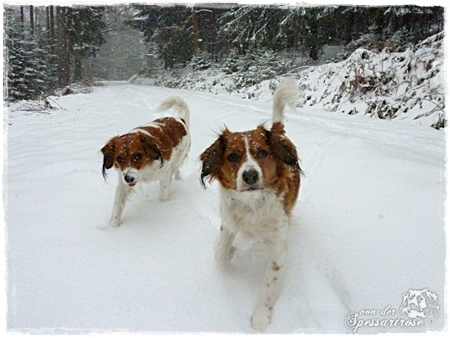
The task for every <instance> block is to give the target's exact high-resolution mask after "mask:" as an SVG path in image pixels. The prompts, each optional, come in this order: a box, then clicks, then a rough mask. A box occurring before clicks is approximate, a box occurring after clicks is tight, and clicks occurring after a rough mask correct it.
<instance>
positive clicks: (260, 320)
mask: <svg viewBox="0 0 450 338" xmlns="http://www.w3.org/2000/svg"><path fill="white" fill-rule="evenodd" d="M271 320H272V310H271V309H269V308H268V307H267V306H260V307H258V308H256V310H255V312H254V313H253V316H252V319H251V324H252V328H253V329H254V330H256V331H264V330H265V329H266V327H267V325H269V324H270V321H271Z"/></svg>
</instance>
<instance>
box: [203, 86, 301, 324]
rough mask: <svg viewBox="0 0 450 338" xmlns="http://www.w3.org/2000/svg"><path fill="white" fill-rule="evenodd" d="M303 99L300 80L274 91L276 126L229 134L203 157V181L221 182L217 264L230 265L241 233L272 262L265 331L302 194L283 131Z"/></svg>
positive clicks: (257, 314)
mask: <svg viewBox="0 0 450 338" xmlns="http://www.w3.org/2000/svg"><path fill="white" fill-rule="evenodd" d="M297 97H298V89H297V85H296V83H295V81H293V80H287V81H285V82H283V83H282V84H281V85H280V86H279V87H278V89H277V90H276V92H275V95H274V104H273V124H272V127H271V129H270V130H268V129H266V128H265V126H264V125H260V126H258V127H257V128H256V129H254V130H250V131H246V132H231V131H229V130H228V129H225V130H224V131H223V132H222V133H221V135H220V136H219V138H218V139H217V140H216V141H215V142H214V143H213V144H212V145H211V146H210V147H209V148H208V149H206V150H205V151H204V152H203V153H202V154H201V155H200V160H201V161H202V164H203V167H202V173H201V181H202V184H203V186H204V184H205V183H204V180H205V178H206V177H209V180H210V181H212V180H217V181H218V182H219V183H220V186H221V190H220V202H221V209H220V211H221V216H222V225H221V227H220V236H219V242H218V245H217V247H216V255H215V257H216V261H217V262H218V264H220V265H221V266H225V265H226V264H227V263H228V261H229V260H230V259H231V258H232V257H233V255H234V252H235V248H234V247H233V246H232V244H233V241H234V239H235V237H236V235H237V234H238V233H239V232H242V233H245V234H247V235H250V236H257V237H259V238H262V239H263V241H264V242H265V244H266V245H267V248H268V255H269V257H268V261H267V264H266V270H265V275H264V281H263V283H262V287H261V291H260V295H259V298H258V302H257V304H256V308H255V310H254V313H253V316H252V318H251V324H252V327H253V328H254V329H256V330H259V331H263V330H264V329H265V328H266V326H267V325H268V324H269V323H270V321H271V319H272V313H273V306H274V305H275V302H276V299H277V296H278V293H279V286H280V274H281V273H282V271H283V269H284V260H285V255H286V239H287V234H288V229H289V223H290V216H291V212H292V209H293V207H294V205H295V202H296V200H297V197H298V194H299V190H300V173H301V169H300V165H299V160H298V156H297V150H296V148H295V146H294V144H293V143H292V142H291V141H290V140H289V139H288V138H287V137H286V135H285V130H284V123H283V119H284V109H285V106H286V105H287V104H291V103H292V102H293V101H294V100H295V99H296V98H297Z"/></svg>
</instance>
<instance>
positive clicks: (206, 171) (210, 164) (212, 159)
mask: <svg viewBox="0 0 450 338" xmlns="http://www.w3.org/2000/svg"><path fill="white" fill-rule="evenodd" d="M222 157H223V138H222V136H220V137H219V138H218V139H217V140H216V141H215V142H214V143H213V144H211V145H210V146H209V147H208V149H206V150H205V151H204V152H203V153H202V154H201V155H200V160H201V161H202V162H203V165H202V173H201V175H200V182H201V184H202V186H203V188H206V185H205V178H206V177H207V176H209V175H211V174H214V173H215V172H216V171H217V170H218V169H219V167H220V164H221V163H222Z"/></svg>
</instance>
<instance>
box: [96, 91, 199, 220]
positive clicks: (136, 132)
mask: <svg viewBox="0 0 450 338" xmlns="http://www.w3.org/2000/svg"><path fill="white" fill-rule="evenodd" d="M171 108H173V109H174V110H176V111H177V112H178V115H179V116H178V117H164V118H160V119H156V120H154V121H153V122H150V123H148V124H146V125H144V126H140V127H137V128H135V129H133V130H132V131H130V132H129V133H127V134H124V135H121V136H115V137H113V138H112V139H111V140H109V141H108V143H106V145H105V146H104V147H103V148H102V149H101V151H102V153H103V168H102V172H103V176H105V172H106V169H110V168H112V167H115V168H116V169H117V171H118V172H119V180H118V182H117V188H116V194H115V199H114V206H113V211H112V214H111V219H110V221H109V225H108V227H117V226H119V224H120V221H121V216H122V212H123V209H124V208H125V203H126V201H127V196H128V195H129V193H130V192H131V191H132V190H133V188H134V186H135V185H136V184H141V182H150V181H155V180H158V181H159V183H160V193H159V198H160V199H161V200H167V199H168V198H169V193H170V185H171V182H172V180H173V178H174V176H175V178H179V177H180V173H179V170H180V167H181V165H182V164H183V162H184V160H185V159H186V157H187V155H188V152H189V148H190V146H191V138H190V134H189V109H188V106H187V104H186V102H184V101H183V99H181V98H180V97H170V98H168V99H166V100H164V101H163V102H161V104H160V106H159V107H158V108H157V110H156V112H161V111H164V110H169V109H171Z"/></svg>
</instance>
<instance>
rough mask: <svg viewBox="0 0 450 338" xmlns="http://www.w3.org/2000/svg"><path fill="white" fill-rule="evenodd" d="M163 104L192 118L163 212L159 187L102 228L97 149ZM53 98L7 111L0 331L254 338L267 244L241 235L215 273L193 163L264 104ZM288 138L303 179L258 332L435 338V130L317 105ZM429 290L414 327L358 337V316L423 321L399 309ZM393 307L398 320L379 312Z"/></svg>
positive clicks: (301, 113) (105, 92)
mask: <svg viewBox="0 0 450 338" xmlns="http://www.w3.org/2000/svg"><path fill="white" fill-rule="evenodd" d="M170 95H180V96H182V97H183V98H184V99H185V100H186V102H187V103H188V105H189V107H190V110H191V132H192V149H191V153H190V156H189V159H188V161H187V163H186V165H185V166H184V167H183V168H182V177H183V179H182V180H180V181H174V183H173V187H172V191H171V195H170V200H168V201H166V202H161V201H160V200H159V199H158V197H157V196H158V193H157V191H158V187H157V185H156V184H148V185H144V186H142V187H136V194H135V196H134V197H132V198H131V200H130V201H129V203H128V204H127V206H126V208H125V211H124V215H123V224H122V225H121V226H120V227H118V228H115V229H108V230H99V229H98V227H99V226H103V225H105V224H106V223H107V222H108V219H109V216H110V212H111V208H112V204H113V199H114V189H115V184H116V179H117V175H116V173H115V172H114V171H111V173H110V175H109V177H108V179H107V182H105V181H104V180H103V178H102V175H101V166H102V155H101V153H100V148H101V147H102V146H103V145H104V144H105V143H106V141H107V140H108V139H109V138H111V137H112V136H114V135H117V134H121V133H124V132H127V131H129V130H130V129H131V128H133V127H135V126H137V125H141V124H143V123H146V122H148V121H150V120H152V119H154V118H156V117H158V115H156V114H154V111H155V108H156V107H157V105H158V104H159V103H160V101H161V100H162V99H164V98H166V97H168V96H170ZM264 95H267V96H269V95H270V93H266V94H264ZM51 100H52V101H50V102H52V103H53V106H57V105H58V109H54V110H47V111H46V112H44V111H41V112H38V111H34V112H33V111H30V110H29V109H27V110H22V109H21V104H23V103H17V104H13V105H11V106H10V107H9V108H7V111H6V115H5V117H6V119H7V120H6V122H5V124H6V123H7V139H6V140H7V148H6V162H5V170H6V171H5V178H4V180H5V181H4V189H5V192H4V194H5V201H6V205H5V214H6V236H7V237H6V239H7V242H6V249H7V306H8V308H7V330H9V331H14V332H17V331H19V332H40V333H43V332H44V333H45V332H52V333H55V332H56V333H68V332H69V333H86V332H105V331H106V332H111V331H121V332H166V333H167V332H228V333H236V332H239V333H254V331H253V330H252V329H251V327H250V316H251V314H252V311H253V309H254V306H255V302H256V299H257V295H258V291H259V285H260V283H261V276H262V274H263V271H264V268H263V262H264V259H263V258H264V246H263V245H262V244H261V243H258V242H254V241H249V240H248V239H246V238H244V237H241V238H239V241H238V252H237V253H236V255H235V257H234V258H233V260H232V262H231V265H230V267H229V269H228V270H226V271H221V270H220V269H218V267H217V266H216V264H215V261H214V254H213V252H214V246H215V242H216V240H217V237H218V233H219V227H220V222H221V220H220V216H219V195H218V187H217V184H213V185H208V187H207V189H206V190H203V189H202V188H201V185H200V183H199V175H200V163H199V160H198V156H199V154H200V153H201V152H202V151H203V150H204V149H206V147H208V146H209V145H210V144H211V143H212V142H213V141H214V140H215V138H216V137H217V135H216V133H215V132H217V131H219V130H220V128H221V127H222V126H223V124H226V125H227V126H228V127H229V128H230V130H248V129H253V128H254V127H255V126H256V125H257V124H259V123H261V122H264V121H268V120H270V117H271V103H268V102H264V101H251V100H243V99H240V98H237V97H232V96H228V95H212V94H207V93H200V92H193V91H186V90H176V89H167V88H156V87H150V86H135V85H130V84H125V83H107V84H106V86H103V87H95V88H93V89H92V92H91V93H88V94H76V95H68V96H63V97H51ZM56 103H57V105H56ZM286 129H287V134H288V136H289V137H290V138H291V140H292V141H293V142H294V143H295V144H296V146H297V148H298V152H299V155H300V157H301V165H302V168H303V169H304V172H305V176H304V177H303V179H302V187H301V193H300V198H299V201H298V204H297V206H296V207H295V209H294V211H293V225H292V228H291V231H290V236H289V243H288V246H289V249H288V255H287V260H286V275H285V277H284V286H283V290H282V292H281V295H280V297H279V300H278V302H277V304H276V305H275V308H274V316H273V319H272V323H271V324H270V325H269V326H268V328H267V330H266V332H267V333H305V332H314V333H351V332H353V331H355V330H356V331H357V332H359V333H380V332H387V331H390V332H424V331H430V330H442V328H443V327H444V323H445V320H446V312H445V310H446V309H445V302H444V295H445V293H444V286H445V280H444V275H445V266H444V263H445V232H444V204H443V201H444V197H445V184H444V183H445V177H444V161H445V158H444V149H445V139H444V133H443V132H442V131H437V130H435V129H432V128H423V127H420V126H415V125H409V124H405V123H399V122H396V121H383V120H377V119H368V118H364V117H362V116H349V115H344V114H339V113H335V112H325V111H322V110H319V109H316V108H311V107H308V108H297V110H296V111H294V110H292V109H290V110H288V111H287V122H286ZM424 289H426V290H427V291H428V292H429V293H428V294H434V295H436V296H437V302H436V304H435V305H437V306H438V308H437V309H436V307H433V308H432V307H431V305H427V306H428V307H425V310H427V311H428V310H429V311H428V312H427V313H425V311H422V312H421V314H422V315H425V314H426V316H427V318H425V319H424V320H423V322H422V325H421V326H419V327H418V326H414V327H411V326H409V327H404V326H403V327H392V326H389V325H388V326H386V325H387V324H389V323H390V322H389V321H385V322H384V323H385V324H386V325H385V326H380V325H381V324H379V325H378V326H369V327H357V326H355V325H357V323H358V322H356V324H355V325H353V326H352V318H354V315H355V314H358V315H359V318H358V320H362V319H367V320H374V321H375V320H379V322H378V323H381V320H383V319H388V320H392V323H395V320H400V319H401V320H403V321H404V322H407V321H409V323H412V321H413V320H416V323H417V320H419V319H420V318H413V317H412V314H408V315H407V314H405V313H403V312H401V311H400V306H401V305H402V302H403V301H404V295H407V294H409V292H410V290H413V291H414V292H416V291H417V290H424ZM417 292H419V291H417ZM417 292H416V293H417ZM415 300H416V301H417V300H418V298H416V299H415ZM410 302H411V304H410V305H411V306H412V307H414V306H415V305H414V304H413V303H414V299H413V300H412V301H410ZM417 304H419V303H417ZM420 304H422V303H420ZM388 307H390V308H391V309H393V310H395V313H392V312H390V313H389V314H387V312H386V311H385V312H384V314H383V310H386V309H387V308H388ZM422 309H424V308H422ZM366 310H374V311H375V314H373V312H372V314H371V315H365V314H363V315H361V311H366ZM431 310H433V311H431ZM436 311H437V312H436ZM436 313H437V316H436ZM352 316H353V317H352ZM374 323H375V322H374ZM346 324H347V326H348V327H346ZM392 325H393V324H392ZM355 328H356V329H355Z"/></svg>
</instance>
